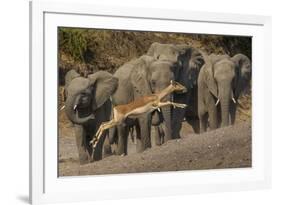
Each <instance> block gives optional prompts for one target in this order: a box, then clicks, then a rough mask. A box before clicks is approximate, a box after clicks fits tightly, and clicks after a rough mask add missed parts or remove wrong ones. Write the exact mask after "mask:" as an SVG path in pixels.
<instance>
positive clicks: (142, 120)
mask: <svg viewBox="0 0 281 205" xmlns="http://www.w3.org/2000/svg"><path fill="white" fill-rule="evenodd" d="M153 61H154V59H153V58H151V57H149V56H146V55H144V56H141V57H139V58H138V59H134V60H132V61H130V62H128V63H125V64H124V65H123V66H121V67H120V68H118V69H117V71H116V72H115V73H114V77H116V78H117V79H118V81H119V85H118V88H117V90H116V92H115V93H114V95H113V96H112V103H113V106H116V105H122V104H128V103H129V102H132V101H134V100H135V99H137V98H138V97H141V96H144V95H149V94H151V93H152V92H151V87H150V84H149V80H148V79H149V78H150V70H149V66H150V65H151V63H152V62H153ZM132 127H134V128H135V129H136V146H137V152H142V151H144V150H145V149H147V148H149V147H151V137H150V131H151V114H144V115H143V116H142V117H139V118H137V119H131V118H130V119H127V120H126V122H125V123H123V124H121V125H118V126H117V127H116V128H112V129H110V135H109V136H110V143H115V144H117V149H116V150H115V152H116V154H118V155H126V154H127V141H128V134H129V130H130V129H131V128H132Z"/></svg>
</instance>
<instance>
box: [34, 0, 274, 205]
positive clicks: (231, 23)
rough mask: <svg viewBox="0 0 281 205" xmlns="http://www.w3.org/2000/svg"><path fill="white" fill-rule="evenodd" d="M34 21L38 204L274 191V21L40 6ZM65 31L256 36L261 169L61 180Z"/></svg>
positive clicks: (256, 154)
mask: <svg viewBox="0 0 281 205" xmlns="http://www.w3.org/2000/svg"><path fill="white" fill-rule="evenodd" d="M30 23H31V24H30V93H31V95H30V110H31V113H30V202H31V203H32V204H43V203H49V202H70V201H71V202H75V201H90V200H101V199H118V198H130V197H145V196H162V195H179V194H191V193H207V192H219V191H240V190H249V189H260V188H269V187H270V186H271V122H270V120H269V119H271V110H270V109H267V110H265V108H266V107H271V53H270V51H271V18H270V17H266V16H254V15H238V14H221V13H208V12H190V11H184V10H162V9H152V8H124V7H107V6H99V5H92V4H80V3H62V2H47V1H39V2H38V1H36V2H30ZM58 26H71V27H90V28H110V29H130V30H147V31H173V32H189V33H205V34H208V33H209V34H225V35H226V34H227V35H247V36H249V35H250V36H253V47H252V53H253V85H252V86H253V120H252V134H253V143H252V158H253V166H252V167H251V168H241V169H240V168H238V169H224V170H202V171H181V172H163V173H162V172H161V173H145V174H122V175H104V176H103V175H100V176H84V177H66V178H61V177H58V176H57V166H58V165H57V124H56V117H57V110H56V109H57V93H56V91H57V87H56V86H57V58H56V54H57V44H56V43H57V36H56V29H57V27H58ZM265 69H266V72H265ZM265 99H266V100H265ZM265 119H267V120H265ZM265 130H266V133H265ZM77 187H79V188H78V189H77ZM69 196H71V197H69Z"/></svg>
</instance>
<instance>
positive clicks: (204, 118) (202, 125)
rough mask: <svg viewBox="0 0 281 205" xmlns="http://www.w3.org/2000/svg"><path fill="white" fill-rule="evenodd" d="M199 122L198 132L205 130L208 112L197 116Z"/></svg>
mask: <svg viewBox="0 0 281 205" xmlns="http://www.w3.org/2000/svg"><path fill="white" fill-rule="evenodd" d="M199 124H200V133H203V132H206V131H207V124H208V113H204V114H201V115H200V116H199Z"/></svg>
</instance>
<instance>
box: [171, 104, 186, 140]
mask: <svg viewBox="0 0 281 205" xmlns="http://www.w3.org/2000/svg"><path fill="white" fill-rule="evenodd" d="M184 115H185V109H181V108H175V109H173V117H172V136H173V139H178V138H180V131H181V127H182V121H183V119H184Z"/></svg>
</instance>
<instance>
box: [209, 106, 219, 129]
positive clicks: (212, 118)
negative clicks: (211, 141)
mask: <svg viewBox="0 0 281 205" xmlns="http://www.w3.org/2000/svg"><path fill="white" fill-rule="evenodd" d="M208 114H209V126H210V129H211V130H214V129H217V128H218V110H217V107H216V106H215V105H214V106H212V107H210V108H209V111H208Z"/></svg>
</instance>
